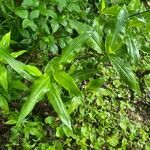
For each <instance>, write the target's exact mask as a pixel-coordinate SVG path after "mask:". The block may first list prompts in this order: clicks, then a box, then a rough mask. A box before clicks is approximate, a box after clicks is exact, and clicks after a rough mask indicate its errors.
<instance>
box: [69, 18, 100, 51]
mask: <svg viewBox="0 0 150 150" xmlns="http://www.w3.org/2000/svg"><path fill="white" fill-rule="evenodd" d="M69 22H70V24H71V26H72V27H73V28H75V29H76V30H77V32H78V33H79V34H85V33H87V32H89V31H90V32H91V36H90V37H89V38H88V39H87V40H86V41H85V42H86V44H87V45H88V46H89V47H91V48H92V49H94V50H96V51H97V52H98V53H102V48H101V47H102V37H101V36H100V35H99V34H98V32H97V31H96V30H93V28H92V27H91V26H89V25H87V24H84V23H81V22H78V21H75V20H69ZM99 28H100V27H99Z"/></svg>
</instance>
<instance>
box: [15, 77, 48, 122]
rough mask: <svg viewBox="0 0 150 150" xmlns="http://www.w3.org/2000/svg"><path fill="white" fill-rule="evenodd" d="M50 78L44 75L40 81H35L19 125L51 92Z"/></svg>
mask: <svg viewBox="0 0 150 150" xmlns="http://www.w3.org/2000/svg"><path fill="white" fill-rule="evenodd" d="M48 86H49V76H47V75H43V76H42V77H40V78H39V79H38V80H35V82H34V85H33V87H32V90H31V93H30V95H29V97H28V99H27V100H26V102H25V103H24V104H23V106H22V109H21V111H20V115H19V118H18V121H17V125H20V124H21V123H22V121H23V120H24V119H25V117H26V116H27V115H28V114H29V113H30V112H31V111H32V109H33V108H34V106H35V104H36V103H37V102H38V101H40V99H41V98H42V96H43V95H44V94H45V93H46V92H48V91H49V87H48Z"/></svg>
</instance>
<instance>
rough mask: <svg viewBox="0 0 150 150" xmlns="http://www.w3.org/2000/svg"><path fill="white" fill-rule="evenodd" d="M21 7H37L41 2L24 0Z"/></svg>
mask: <svg viewBox="0 0 150 150" xmlns="http://www.w3.org/2000/svg"><path fill="white" fill-rule="evenodd" d="M21 5H22V7H24V8H28V7H37V6H39V0H23V2H22V4H21Z"/></svg>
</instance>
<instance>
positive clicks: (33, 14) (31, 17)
mask: <svg viewBox="0 0 150 150" xmlns="http://www.w3.org/2000/svg"><path fill="white" fill-rule="evenodd" d="M39 14H40V12H39V10H33V11H31V13H30V19H31V20H32V19H35V18H38V17H39Z"/></svg>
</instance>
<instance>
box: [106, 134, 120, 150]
mask: <svg viewBox="0 0 150 150" xmlns="http://www.w3.org/2000/svg"><path fill="white" fill-rule="evenodd" d="M107 142H108V144H110V145H111V146H113V147H116V146H117V144H118V143H119V139H118V134H116V135H112V136H111V137H108V138H107Z"/></svg>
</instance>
